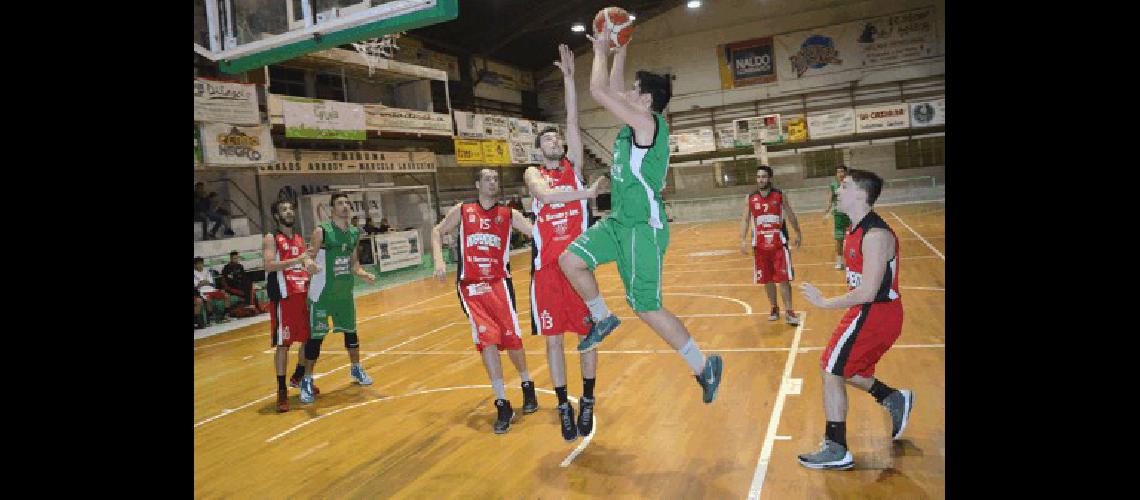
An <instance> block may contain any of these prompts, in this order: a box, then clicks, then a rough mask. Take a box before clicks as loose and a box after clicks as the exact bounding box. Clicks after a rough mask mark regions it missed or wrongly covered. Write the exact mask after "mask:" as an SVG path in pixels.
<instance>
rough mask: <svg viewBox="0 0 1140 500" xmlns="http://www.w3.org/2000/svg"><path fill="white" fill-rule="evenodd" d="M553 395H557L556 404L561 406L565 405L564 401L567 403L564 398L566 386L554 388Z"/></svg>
mask: <svg viewBox="0 0 1140 500" xmlns="http://www.w3.org/2000/svg"><path fill="white" fill-rule="evenodd" d="M554 394H557V395H558V404H562V403H565V402H566V401H568V399H567V398H566V386H562V387H555V388H554Z"/></svg>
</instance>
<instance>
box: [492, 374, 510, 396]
mask: <svg viewBox="0 0 1140 500" xmlns="http://www.w3.org/2000/svg"><path fill="white" fill-rule="evenodd" d="M491 387H492V388H494V389H495V398H496V399H507V388H506V387H505V386H503V379H501V378H495V379H491Z"/></svg>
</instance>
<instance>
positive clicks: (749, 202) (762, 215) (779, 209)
mask: <svg viewBox="0 0 1140 500" xmlns="http://www.w3.org/2000/svg"><path fill="white" fill-rule="evenodd" d="M745 201H746V206H745V207H744V220H743V221H741V225H740V253H743V254H744V255H748V247H749V245H748V231H749V229H751V230H752V245H751V246H752V253H753V255H754V259H755V263H754V266H755V267H754V268H753V269H754V272H753V275H752V282H753V283H761V284H763V285H764V290H765V291H766V292H767V293H768V302H770V303H771V304H772V312H771V314H769V315H768V321H776V320H778V319H780V306H779V305H777V304H776V283H779V284H780V293H781V294H782V295H783V296H784V307H785V308H786V309H787V310H788V311H787V315H786V320H787V322H788V324H789V325H798V324H800V318H799V316H796V311H795V309H793V308H792V284H791V281H792V280H793V279H795V272H794V270H793V268H792V252H791V251H790V250H789V249H788V229H787V227H786V226H784V219H785V218H786V219H787V220H788V222H790V223H791V224H792V229H795V230H796V239H795V242H794V243H793V244H794V246H795V247H796V248H797V249H799V248H800V241H801V240H802V237H803V234H802V233H800V223H799V221H797V220H796V213H795V212H793V211H792V205H791V203H789V202H788V195H787V194H786V193H784V192H783V191H780V190H779V189H776V188H775V187H773V186H772V169H771V168H770V167H768V166H767V165H760V166H759V167H758V168H757V169H756V191H753V192H752V194H749V195H748V198H747V199H746V200H745Z"/></svg>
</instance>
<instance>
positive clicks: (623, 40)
mask: <svg viewBox="0 0 1140 500" xmlns="http://www.w3.org/2000/svg"><path fill="white" fill-rule="evenodd" d="M606 25H609V27H610V33H611V36H610V48H611V49H612V48H616V47H624V46H625V45H626V44H627V43H629V40H630V38H633V19H630V18H629V12H626V11H625V9H623V8H621V7H606V8H604V9H602V10H599V11H598V13H597V14H596V15H595V16H594V35H598V34H600V33H601V32H602V30H604V29H606Z"/></svg>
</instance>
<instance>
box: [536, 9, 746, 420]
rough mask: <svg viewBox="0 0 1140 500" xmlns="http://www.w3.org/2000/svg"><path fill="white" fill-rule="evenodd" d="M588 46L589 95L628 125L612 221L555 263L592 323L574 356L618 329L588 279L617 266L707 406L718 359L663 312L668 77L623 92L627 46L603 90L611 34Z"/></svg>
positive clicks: (641, 312)
mask: <svg viewBox="0 0 1140 500" xmlns="http://www.w3.org/2000/svg"><path fill="white" fill-rule="evenodd" d="M587 36H589V35H587ZM589 38H590V40H591V41H593V46H594V63H593V68H592V70H591V73H590V95H591V96H593V97H594V100H595V101H597V102H598V103H599V104H601V105H602V106H603V107H605V108H606V109H607V110H608V111H609V112H610V113H612V114H613V115H614V117H616V118H617V119H618V120H619V121H620V122H622V123H625V124H626V125H625V126H624V127H622V129H621V131H619V132H618V135H617V138H616V139H615V140H614V150H613V151H614V158H613V166H612V167H611V168H610V181H611V186H612V187H611V189H610V191H611V194H610V196H611V200H612V201H611V203H612V211H611V212H610V215H609V216H607V217H606V218H605V219H603V220H601V221H599V222H598V223H597V224H595V225H594V226H593V227H591V228H590V229H588V230H586V232H584V233H582V235H581V236H579V237H578V238H577V239H575V240H574V241H573V242H572V243H571V244H570V247H569V248H568V249H567V251H566V252H563V253H562V255H561V256H560V257H559V259H558V260H559V266H560V267H561V268H562V271H563V273H564V274H565V275H566V278H567V279H568V280H569V281H570V284H571V285H572V286H573V287H574V290H575V291H577V292H578V295H580V296H581V297H582V299H583V300H585V301H586V306H587V307H588V308H589V309H590V316H591V317H592V318H593V320H594V325H593V327H592V328H591V329H590V333H589V334H588V335H586V338H584V339H583V340H582V342H580V343H579V344H578V351H579V352H587V351H590V350H592V349H595V348H596V347H597V345H598V343H599V342H601V340H602V339H603V338H605V337H606V336H607V335H609V333H610V332H612V331H613V330H614V328H617V326H618V325H619V324H620V323H621V321H620V320H619V319H618V318H617V316H614V315H613V314H612V313H610V311H609V309H608V308H606V305H605V301H604V300H603V299H602V295H601V292H600V291H599V290H598V282H597V280H596V279H595V278H594V273H593V271H594V269H596V268H597V267H598V266H599V265H601V264H604V263H607V262H616V263H617V268H618V274H619V275H620V276H621V281H622V284H623V285H625V290H626V295H625V298H626V301H627V302H629V306H630V308H632V309H633V311H634V312H635V313H637V316H638V317H639V318H641V319H642V321H645V323H646V324H648V325H649V327H650V328H652V329H653V331H655V332H657V335H658V336H660V337H661V338H662V340H664V341H665V342H667V343H668V344H669V345H670V346H672V347H673V348H674V349H676V350H677V351H678V353H680V355H681V357H682V358H684V359H685V362H686V363H687V364H688V365H689V367H690V368H691V369H692V370H693V374H694V376H695V377H696V379H697V382H698V383H699V384H700V386H701V389H702V391H703V393H704V394H703V396H702V399H703V400H704V402H705V403H711V402H712V401H713V400H714V399H716V394H717V389H718V388H719V387H720V383H721V372H722V370H723V365H724V363H723V361H722V360H721V357H720V356H718V355H712V356H708V357H707V358H706V357H705V355H704V353H702V352H701V350H700V349H699V348H698V347H697V344H696V342H694V341H693V337H692V336H691V335H689V332H688V330H686V329H685V325H683V324H682V323H681V321H680V320H678V319H677V317H676V316H674V315H673V314H672V313H670V312H669V311H668V310H666V309H665V308H664V307H662V304H661V263H662V262H663V261H664V257H665V249H666V248H667V247H668V246H669V225H668V219H667V218H666V216H665V202H664V201H663V200H662V199H661V190H662V189H664V188H665V173H666V170H667V169H668V168H669V125H668V124H666V123H665V118H664V117H662V115H661V113H662V112H663V111H664V109H665V105H666V104H668V103H669V98H670V97H671V96H672V84H671V83H670V79H669V76H663V75H657V74H654V73H650V72H648V71H638V72H637V73H636V77H635V80H634V82H633V89H631V90H628V91H627V90H626V89H625V84H624V82H622V76H623V75H624V72H625V56H626V47H628V45H626V46H625V47H621V48H618V49H616V50H615V55H614V63H613V67H612V68H610V72H609V79H608V80H609V81H608V82H607V78H606V66H608V59H609V51H610V49H609V47H608V40H610V33H609V30H608V29H606V30H605V31H604V32H602V33H600V34H598V35H596V37H589Z"/></svg>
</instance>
